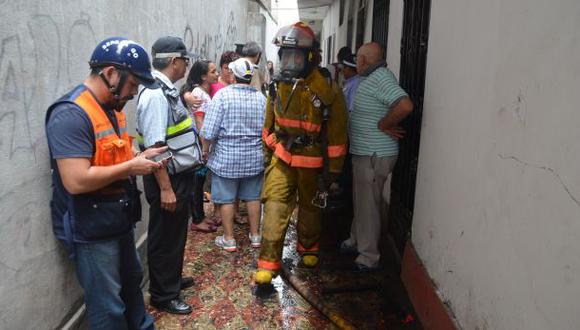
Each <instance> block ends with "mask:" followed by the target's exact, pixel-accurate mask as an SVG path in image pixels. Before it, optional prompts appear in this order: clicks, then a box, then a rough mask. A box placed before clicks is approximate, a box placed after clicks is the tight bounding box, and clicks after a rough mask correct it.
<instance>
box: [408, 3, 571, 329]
mask: <svg viewBox="0 0 580 330" xmlns="http://www.w3.org/2000/svg"><path fill="white" fill-rule="evenodd" d="M579 58H580V2H578V1H577V0H559V1H551V2H546V1H541V0H512V1H501V0H490V1H476V0H440V1H434V2H433V7H432V13H431V28H430V37H429V52H428V68H427V82H426V88H425V89H426V92H425V104H424V115H423V127H422V134H421V149H420V158H419V173H418V180H417V193H416V204H415V214H414V222H413V236H412V237H413V238H412V240H413V243H414V245H415V246H416V248H417V250H418V253H419V256H420V258H421V259H422V261H423V262H424V263H425V265H426V268H427V270H428V272H429V274H430V275H431V277H432V278H433V279H434V281H435V283H436V284H437V285H438V286H439V288H440V291H441V294H442V298H443V299H444V300H446V301H448V302H449V303H450V305H451V307H452V309H453V311H454V312H455V314H456V316H457V318H458V321H459V323H460V324H461V325H462V327H463V328H465V329H510V330H511V329H577V328H578V324H580V314H579V313H578V310H579V309H578V297H580V171H579V170H578V168H579V165H578V164H580V143H579V142H578V141H580V130H579V129H578V127H579V123H580V112H579V111H578V105H579V104H580V100H579V97H578V95H580V94H579V93H578V89H579V86H580V62H579V61H578V59H579Z"/></svg>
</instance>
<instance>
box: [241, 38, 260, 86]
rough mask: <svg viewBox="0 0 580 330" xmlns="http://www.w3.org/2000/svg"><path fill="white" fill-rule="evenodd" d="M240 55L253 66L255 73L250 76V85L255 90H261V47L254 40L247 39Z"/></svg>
mask: <svg viewBox="0 0 580 330" xmlns="http://www.w3.org/2000/svg"><path fill="white" fill-rule="evenodd" d="M241 56H242V57H243V58H245V59H246V60H248V61H250V63H251V64H252V65H253V66H254V72H255V74H254V75H253V76H252V81H251V82H250V85H251V86H254V88H256V89H257V90H259V91H260V90H262V77H260V67H259V65H260V59H262V47H260V45H258V43H257V42H255V41H248V42H246V44H245V45H244V47H243V48H242V51H241Z"/></svg>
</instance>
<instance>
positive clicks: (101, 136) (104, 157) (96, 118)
mask: <svg viewBox="0 0 580 330" xmlns="http://www.w3.org/2000/svg"><path fill="white" fill-rule="evenodd" d="M73 102H74V103H75V104H77V105H78V106H79V107H80V108H81V109H83V110H84V111H85V112H86V113H87V115H88V116H89V118H90V120H91V123H92V125H93V130H94V132H95V154H94V155H93V157H92V158H91V165H92V166H111V165H115V164H120V163H123V162H126V161H128V160H130V159H132V158H133V148H132V145H133V144H132V138H131V137H130V136H129V133H127V120H126V119H125V114H124V113H123V112H120V111H115V116H116V117H117V123H118V125H119V135H117V132H115V128H114V127H113V124H111V121H110V120H109V117H107V114H106V113H105V110H103V108H101V105H100V104H99V102H97V100H95V98H94V96H93V94H91V92H90V91H89V90H84V91H83V92H81V93H80V94H79V96H78V97H77V98H76V99H74V100H73Z"/></svg>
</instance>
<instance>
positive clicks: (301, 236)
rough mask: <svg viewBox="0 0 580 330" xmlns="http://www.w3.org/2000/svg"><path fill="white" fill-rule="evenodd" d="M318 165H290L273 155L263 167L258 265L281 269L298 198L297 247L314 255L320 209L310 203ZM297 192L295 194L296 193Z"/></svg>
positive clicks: (302, 252)
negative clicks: (303, 166)
mask: <svg viewBox="0 0 580 330" xmlns="http://www.w3.org/2000/svg"><path fill="white" fill-rule="evenodd" d="M320 172H321V169H319V168H298V167H290V166H288V165H287V164H286V163H284V162H283V161H281V160H279V159H278V158H276V157H275V156H274V157H273V158H272V163H271V164H270V165H269V166H268V168H267V169H266V180H265V182H264V188H263V190H262V201H263V202H264V219H263V229H262V248H261V249H260V257H259V259H258V268H259V269H266V270H270V271H273V272H277V271H278V270H279V269H280V266H281V263H280V260H281V258H282V248H283V246H284V237H285V236H286V230H287V229H288V222H289V220H290V217H291V216H292V212H293V210H294V207H295V206H296V197H298V223H297V226H296V227H297V228H296V229H297V232H298V244H297V245H298V246H297V250H298V252H299V253H301V254H317V253H318V240H319V238H320V214H321V212H320V209H319V208H318V207H316V206H314V205H312V198H313V197H314V194H315V193H316V188H317V180H318V175H319V173H320ZM296 194H298V196H297V195H296Z"/></svg>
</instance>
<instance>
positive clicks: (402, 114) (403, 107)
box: [378, 96, 413, 131]
mask: <svg viewBox="0 0 580 330" xmlns="http://www.w3.org/2000/svg"><path fill="white" fill-rule="evenodd" d="M412 111H413V102H412V101H411V99H410V98H409V97H407V96H405V97H403V98H401V99H399V101H398V102H396V103H395V104H394V105H393V106H392V107H391V110H390V111H389V113H388V114H387V115H386V116H385V117H383V119H381V120H380V121H379V123H378V127H379V129H380V130H381V131H385V130H388V129H391V128H396V127H397V126H398V125H399V123H400V122H401V121H402V120H403V119H405V118H406V117H407V116H408V115H409V114H410V113H411V112H412Z"/></svg>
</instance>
